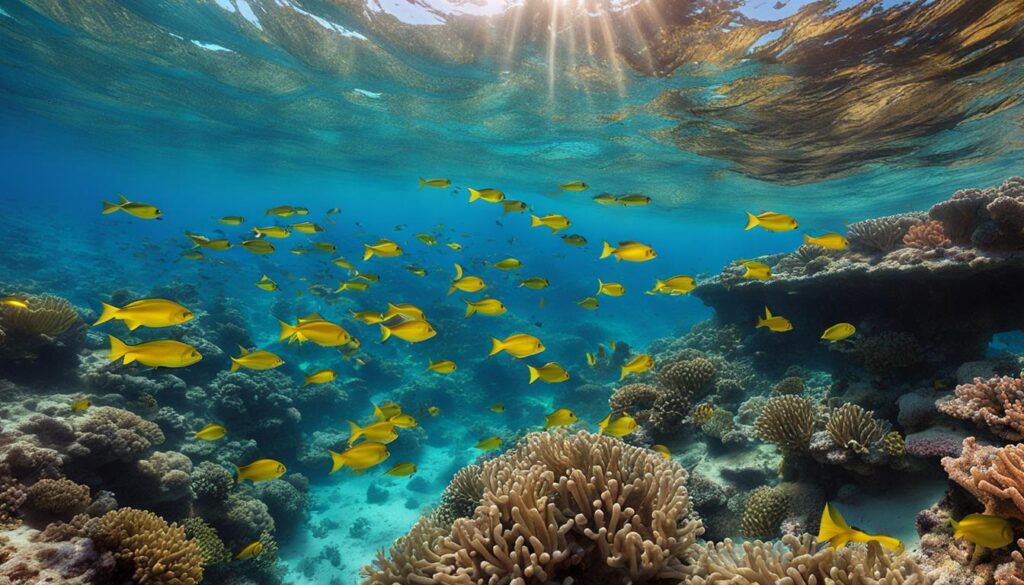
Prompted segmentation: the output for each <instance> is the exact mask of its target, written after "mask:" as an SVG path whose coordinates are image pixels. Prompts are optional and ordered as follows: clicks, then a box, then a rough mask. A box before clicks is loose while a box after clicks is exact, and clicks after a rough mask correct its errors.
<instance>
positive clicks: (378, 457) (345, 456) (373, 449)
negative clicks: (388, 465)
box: [328, 441, 391, 473]
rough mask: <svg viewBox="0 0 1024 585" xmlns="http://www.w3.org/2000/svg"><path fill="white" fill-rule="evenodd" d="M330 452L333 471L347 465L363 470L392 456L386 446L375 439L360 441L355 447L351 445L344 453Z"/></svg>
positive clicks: (356, 469)
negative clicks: (374, 440)
mask: <svg viewBox="0 0 1024 585" xmlns="http://www.w3.org/2000/svg"><path fill="white" fill-rule="evenodd" d="M328 452H329V453H330V454H331V461H332V463H333V465H332V466H331V473H334V472H336V471H338V470H339V469H341V468H342V467H345V466H346V465H347V466H349V467H350V468H351V469H353V470H355V471H362V470H364V469H369V468H371V467H373V466H374V465H378V464H380V463H382V462H384V461H385V460H386V459H387V458H388V457H390V456H391V453H390V452H389V451H388V448H387V447H386V446H384V445H382V444H380V443H375V442H373V441H366V442H364V443H360V444H358V445H356V446H355V447H350V448H349V449H347V450H345V452H343V453H335V452H334V451H328Z"/></svg>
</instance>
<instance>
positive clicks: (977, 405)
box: [938, 376, 1024, 441]
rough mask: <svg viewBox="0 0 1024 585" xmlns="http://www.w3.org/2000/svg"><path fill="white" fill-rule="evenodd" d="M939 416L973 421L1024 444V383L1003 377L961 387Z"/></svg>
mask: <svg viewBox="0 0 1024 585" xmlns="http://www.w3.org/2000/svg"><path fill="white" fill-rule="evenodd" d="M955 393H956V395H955V396H954V397H953V398H952V399H950V400H947V401H945V402H941V403H939V405H938V409H939V412H942V413H944V414H947V415H949V416H952V417H954V418H959V419H962V420H969V421H973V422H974V423H975V424H978V425H981V426H984V427H986V428H988V430H990V431H992V433H993V434H995V435H997V436H999V437H1002V438H1004V439H1007V440H1009V441H1020V440H1024V379H1021V378H1011V377H1009V376H1003V377H1000V378H991V379H988V380H983V379H981V378H975V379H974V382H973V383H971V384H960V385H959V386H957V387H956V391H955Z"/></svg>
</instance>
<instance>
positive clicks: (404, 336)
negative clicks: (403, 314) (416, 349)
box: [380, 319, 437, 343]
mask: <svg viewBox="0 0 1024 585" xmlns="http://www.w3.org/2000/svg"><path fill="white" fill-rule="evenodd" d="M392 335H393V336H395V337H397V338H399V339H401V340H403V341H408V342H409V343H419V342H421V341H426V340H428V339H430V338H431V337H433V336H435V335H437V331H434V328H433V327H432V326H431V325H430V323H427V322H426V321H424V320H422V319H412V320H409V321H403V322H401V323H398V324H397V325H393V326H390V327H389V326H387V325H385V324H383V323H381V324H380V340H381V341H387V340H388V339H389V338H390V337H391V336H392Z"/></svg>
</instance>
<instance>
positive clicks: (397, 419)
mask: <svg viewBox="0 0 1024 585" xmlns="http://www.w3.org/2000/svg"><path fill="white" fill-rule="evenodd" d="M388 422H390V423H392V424H394V425H395V426H396V427H398V428H400V429H412V428H415V427H416V419H415V418H413V416H412V415H411V414H406V413H404V412H403V413H400V414H396V415H394V416H392V417H391V418H389V419H388Z"/></svg>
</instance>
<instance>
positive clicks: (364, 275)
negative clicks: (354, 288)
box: [356, 270, 380, 282]
mask: <svg viewBox="0 0 1024 585" xmlns="http://www.w3.org/2000/svg"><path fill="white" fill-rule="evenodd" d="M356 278H359V279H362V280H365V281H366V282H380V275H378V274H373V273H372V272H359V271H358V270H357V271H356Z"/></svg>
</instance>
